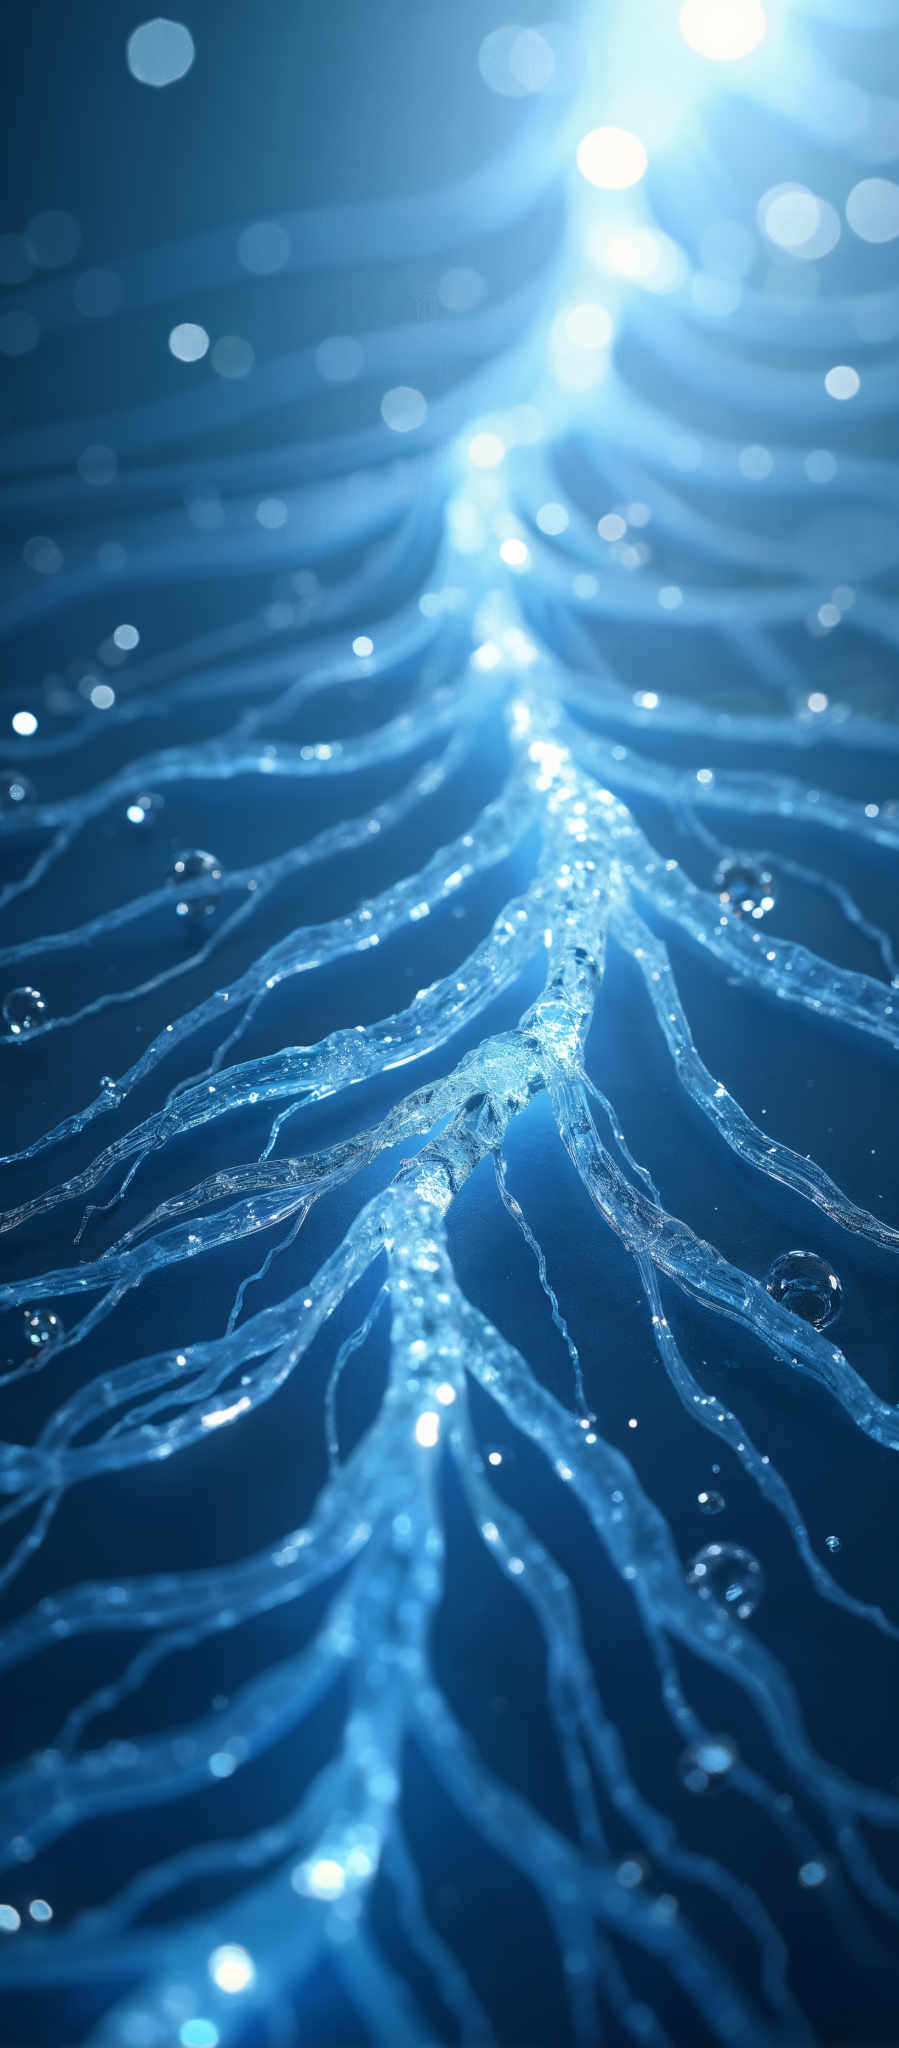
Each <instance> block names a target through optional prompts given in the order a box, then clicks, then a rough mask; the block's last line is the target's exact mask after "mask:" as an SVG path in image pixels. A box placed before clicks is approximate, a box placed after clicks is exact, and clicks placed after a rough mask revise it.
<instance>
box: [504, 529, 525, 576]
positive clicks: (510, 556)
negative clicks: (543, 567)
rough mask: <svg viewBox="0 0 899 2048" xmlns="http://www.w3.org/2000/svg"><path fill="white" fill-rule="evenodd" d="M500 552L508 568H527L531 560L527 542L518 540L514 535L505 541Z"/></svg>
mask: <svg viewBox="0 0 899 2048" xmlns="http://www.w3.org/2000/svg"><path fill="white" fill-rule="evenodd" d="M500 554H501V556H502V559H503V561H504V562H505V564H506V568H507V569H526V568H527V565H528V562H529V560H530V556H529V554H528V550H527V547H526V545H525V542H524V541H523V540H516V539H515V537H514V535H513V536H512V537H511V538H510V539H509V540H504V541H503V544H502V547H501V548H500Z"/></svg>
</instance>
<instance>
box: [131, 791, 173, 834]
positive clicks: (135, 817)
mask: <svg viewBox="0 0 899 2048" xmlns="http://www.w3.org/2000/svg"><path fill="white" fill-rule="evenodd" d="M164 809H165V799H164V797H161V796H156V795H155V794H154V792H153V791H152V790H148V789H143V790H141V792H140V794H139V795H138V796H135V797H132V799H131V802H130V804H127V805H126V807H125V816H126V818H127V820H128V823H129V825H152V824H155V823H156V821H157V819H158V818H159V814H160V812H161V811H163V810H164Z"/></svg>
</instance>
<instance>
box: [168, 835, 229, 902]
mask: <svg viewBox="0 0 899 2048" xmlns="http://www.w3.org/2000/svg"><path fill="white" fill-rule="evenodd" d="M223 878H224V869H223V867H222V865H221V862H220V861H218V860H217V859H216V856H215V854H214V853H203V852H201V851H200V849H199V848H194V849H193V850H192V851H191V852H189V853H179V854H178V856H177V858H176V859H175V860H174V861H173V863H172V866H171V867H170V869H169V872H168V874H167V876H166V881H167V882H168V884H169V886H170V887H171V888H173V889H184V888H186V887H187V886H188V885H189V884H190V883H195V882H205V883H206V889H205V891H204V893H203V894H202V895H200V894H198V895H196V896H192V897H189V896H183V897H180V898H179V900H178V902H177V903H176V905H175V909H176V911H177V913H178V916H179V917H213V916H214V915H215V910H216V904H215V901H214V897H215V895H216V893H217V891H218V888H219V885H220V883H221V882H222V880H223Z"/></svg>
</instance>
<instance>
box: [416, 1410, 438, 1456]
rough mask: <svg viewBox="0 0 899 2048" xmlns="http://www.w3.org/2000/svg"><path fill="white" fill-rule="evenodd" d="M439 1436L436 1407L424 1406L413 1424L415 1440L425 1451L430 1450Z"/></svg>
mask: <svg viewBox="0 0 899 2048" xmlns="http://www.w3.org/2000/svg"><path fill="white" fill-rule="evenodd" d="M439 1436H440V1417H439V1415H438V1414H437V1410H436V1408H424V1409H423V1410H422V1413H421V1414H420V1416H419V1418H418V1421H417V1422H416V1424H415V1441H416V1443H417V1444H421V1446H422V1449H423V1450H425V1451H432V1450H433V1449H434V1445H435V1444H436V1443H437V1441H438V1439H439Z"/></svg>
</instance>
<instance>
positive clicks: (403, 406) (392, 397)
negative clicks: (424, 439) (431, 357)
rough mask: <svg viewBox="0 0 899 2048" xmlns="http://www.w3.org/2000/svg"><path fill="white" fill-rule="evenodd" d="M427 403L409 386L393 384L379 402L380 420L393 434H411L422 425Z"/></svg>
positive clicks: (418, 392) (419, 393)
mask: <svg viewBox="0 0 899 2048" xmlns="http://www.w3.org/2000/svg"><path fill="white" fill-rule="evenodd" d="M427 413H428V402H427V399H426V398H424V397H423V395H422V393H421V392H420V391H416V390H415V388H414V386H413V385H411V384H395V385H394V387H393V389H392V390H391V391H385V393H384V396H383V398H382V400H381V418H382V419H383V420H384V422H385V424H386V425H387V426H388V427H390V428H391V430H392V432H393V433H394V434H411V433H414V431H415V428H416V427H420V426H422V425H423V424H424V421H425V420H426V418H427Z"/></svg>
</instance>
